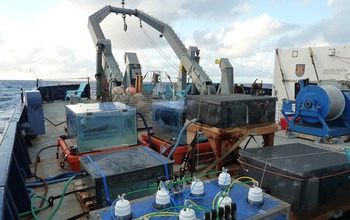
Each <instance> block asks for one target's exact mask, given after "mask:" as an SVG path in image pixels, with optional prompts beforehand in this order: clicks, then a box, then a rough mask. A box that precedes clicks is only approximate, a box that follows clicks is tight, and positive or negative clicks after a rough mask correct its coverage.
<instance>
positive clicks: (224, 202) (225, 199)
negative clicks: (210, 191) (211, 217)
mask: <svg viewBox="0 0 350 220" xmlns="http://www.w3.org/2000/svg"><path fill="white" fill-rule="evenodd" d="M231 203H232V199H231V198H230V197H229V196H224V197H220V199H219V203H218V204H220V207H225V205H231Z"/></svg>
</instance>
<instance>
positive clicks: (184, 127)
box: [168, 118, 199, 158]
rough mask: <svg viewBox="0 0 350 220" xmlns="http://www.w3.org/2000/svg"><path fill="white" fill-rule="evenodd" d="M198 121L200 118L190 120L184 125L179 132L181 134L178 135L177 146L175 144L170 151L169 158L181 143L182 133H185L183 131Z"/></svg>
mask: <svg viewBox="0 0 350 220" xmlns="http://www.w3.org/2000/svg"><path fill="white" fill-rule="evenodd" d="M197 121H199V119H197V118H194V119H192V120H190V121H188V122H187V123H186V124H185V125H184V126H183V127H182V129H181V131H180V133H179V136H178V138H177V140H176V143H175V146H174V148H173V149H172V151H171V152H170V153H169V155H168V158H172V156H173V154H174V153H175V151H176V149H177V147H178V146H179V145H180V141H181V139H182V135H183V133H184V132H185V131H186V129H187V127H188V126H190V125H191V124H193V123H196V122H197Z"/></svg>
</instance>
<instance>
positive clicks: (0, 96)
mask: <svg viewBox="0 0 350 220" xmlns="http://www.w3.org/2000/svg"><path fill="white" fill-rule="evenodd" d="M64 83H76V81H74V82H73V81H67V80H65V81H43V80H40V81H39V86H45V85H57V84H64ZM78 83H79V82H78ZM90 85H91V86H92V85H95V84H94V83H92V82H91V84H90ZM35 87H36V80H0V134H2V133H3V132H4V129H5V128H6V125H7V124H8V122H9V120H10V119H11V116H12V114H13V112H14V110H15V108H16V105H17V103H18V102H19V101H20V99H21V88H23V89H24V90H32V89H35Z"/></svg>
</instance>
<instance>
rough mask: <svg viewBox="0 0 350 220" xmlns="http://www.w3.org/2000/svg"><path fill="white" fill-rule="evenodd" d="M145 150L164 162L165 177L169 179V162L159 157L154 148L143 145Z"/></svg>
mask: <svg viewBox="0 0 350 220" xmlns="http://www.w3.org/2000/svg"><path fill="white" fill-rule="evenodd" d="M142 148H143V149H144V150H145V151H147V152H148V153H149V154H150V155H152V156H153V157H154V158H156V159H157V160H159V161H160V162H161V163H163V164H164V169H165V177H166V179H167V180H169V171H168V164H167V163H166V162H165V161H164V160H162V158H160V157H158V156H157V155H156V154H154V152H152V151H153V150H151V149H149V148H148V147H145V146H143V147H142Z"/></svg>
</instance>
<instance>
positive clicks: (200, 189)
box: [191, 180, 204, 195]
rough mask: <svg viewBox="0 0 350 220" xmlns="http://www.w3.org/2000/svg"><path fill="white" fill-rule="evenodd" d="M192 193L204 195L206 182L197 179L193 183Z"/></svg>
mask: <svg viewBox="0 0 350 220" xmlns="http://www.w3.org/2000/svg"><path fill="white" fill-rule="evenodd" d="M191 189H192V191H191V193H192V194H194V195H203V194H204V184H203V182H202V181H201V180H196V181H193V182H192V183H191Z"/></svg>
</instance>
